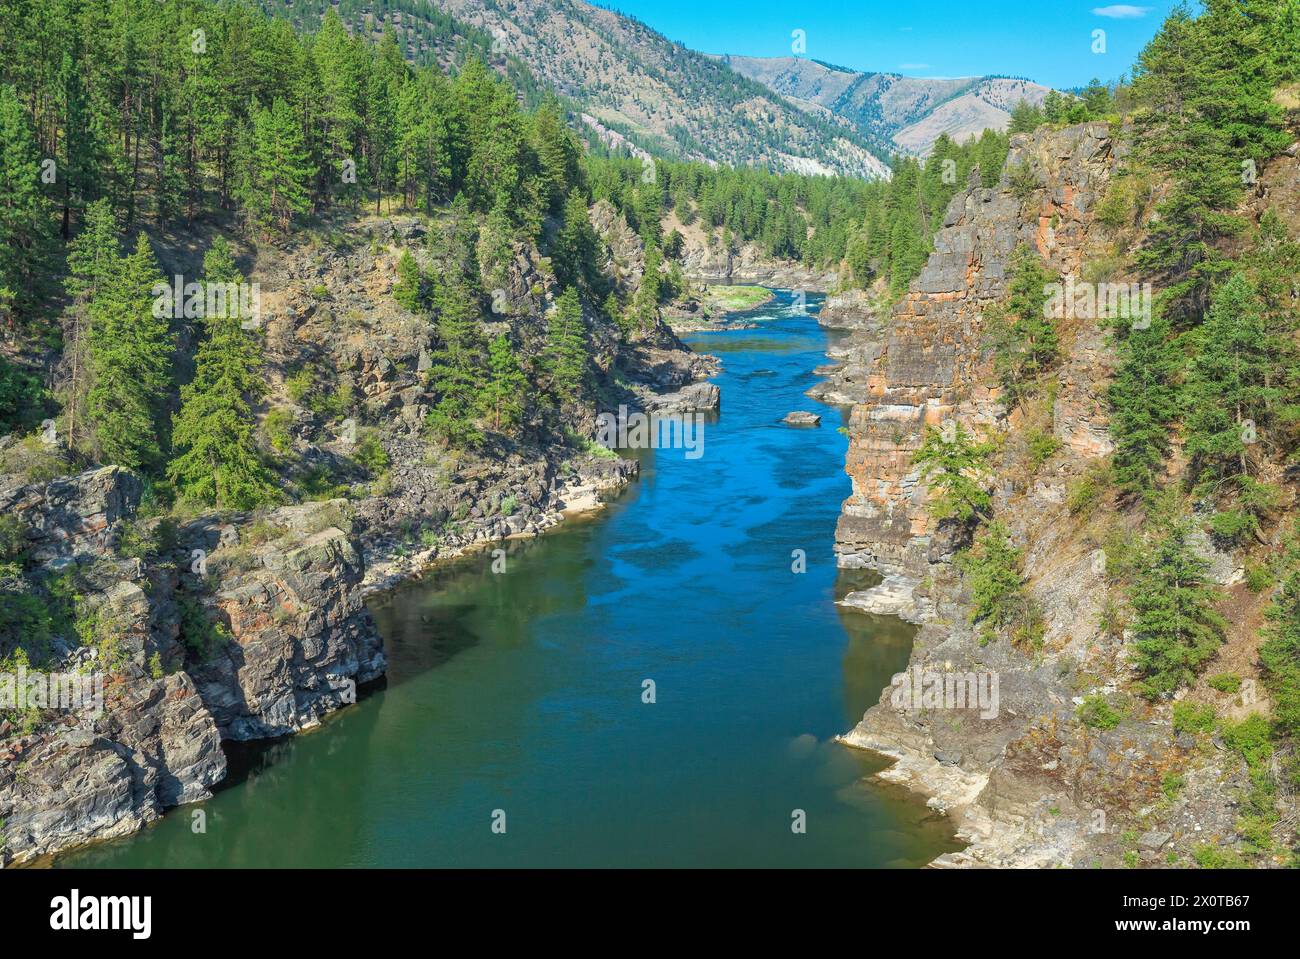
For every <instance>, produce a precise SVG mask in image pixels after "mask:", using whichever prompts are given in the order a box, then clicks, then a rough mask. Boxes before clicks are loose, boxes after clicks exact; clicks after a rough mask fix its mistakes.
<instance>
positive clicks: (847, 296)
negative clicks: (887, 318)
mask: <svg viewBox="0 0 1300 959" xmlns="http://www.w3.org/2000/svg"><path fill="white" fill-rule="evenodd" d="M879 313H880V310H879V308H878V306H877V298H876V296H873V295H872V293H871V292H870V291H868V290H844V291H842V292H840V293H832V294H831V295H830V296H828V297H826V301H825V302H824V303H822V308H821V310H820V311H819V312H818V313H817V322H818V323H819V324H821V325H822V326H824V327H826V328H827V329H831V330H861V329H869V328H876V327H879V326H880V316H879Z"/></svg>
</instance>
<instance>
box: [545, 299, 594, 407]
mask: <svg viewBox="0 0 1300 959" xmlns="http://www.w3.org/2000/svg"><path fill="white" fill-rule="evenodd" d="M545 356H546V366H547V369H548V370H549V372H550V374H551V389H552V390H553V391H554V393H555V395H556V397H557V398H558V399H559V400H560V401H561V402H566V401H571V400H573V399H575V398H577V396H578V395H579V393H580V392H581V391H582V389H583V388H584V386H585V385H586V382H587V331H586V327H585V326H584V325H583V321H582V302H581V301H580V300H579V299H578V291H577V290H576V289H574V288H573V287H568V288H567V289H566V290H565V291H564V292H563V293H561V294H560V297H559V299H557V300H556V301H555V307H554V309H553V310H552V312H551V317H550V323H549V325H548V327H547V331H546V354H545Z"/></svg>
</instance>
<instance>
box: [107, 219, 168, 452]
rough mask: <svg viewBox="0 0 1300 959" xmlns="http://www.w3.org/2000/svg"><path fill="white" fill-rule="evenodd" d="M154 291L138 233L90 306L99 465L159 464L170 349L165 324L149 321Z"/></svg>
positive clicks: (151, 266)
mask: <svg viewBox="0 0 1300 959" xmlns="http://www.w3.org/2000/svg"><path fill="white" fill-rule="evenodd" d="M158 283H159V274H158V265H157V262H156V261H155V260H154V256H153V251H152V250H151V249H150V248H149V241H148V240H147V239H145V236H144V234H143V233H141V234H140V236H139V238H138V239H137V241H136V245H135V250H134V251H133V252H131V253H130V254H128V255H127V256H126V257H124V258H122V259H120V260H119V262H118V263H117V264H116V269H114V270H113V273H112V276H111V279H110V281H109V282H108V283H107V284H106V285H104V286H103V287H102V288H100V289H99V290H98V292H97V294H96V295H95V298H94V300H92V301H91V304H90V325H89V336H88V337H87V341H88V347H89V350H88V352H89V360H90V364H89V365H90V369H91V372H92V375H93V383H92V385H91V387H90V390H89V392H88V394H87V396H86V414H87V419H88V421H89V423H90V424H91V425H92V426H93V428H94V432H95V438H96V440H97V444H98V448H99V450H100V451H101V454H102V458H103V461H104V462H107V463H115V464H118V465H121V466H129V467H132V468H136V469H139V468H152V467H154V466H156V465H157V464H158V462H159V460H160V459H161V456H162V444H161V443H160V441H159V437H160V435H163V431H162V430H160V429H159V427H160V426H161V419H160V417H161V413H162V407H163V403H164V401H165V399H166V397H167V393H168V391H169V389H170V387H171V360H172V350H173V348H174V343H173V340H172V335H171V332H170V329H169V324H168V318H167V317H166V316H156V315H155V310H154V303H155V294H154V289H155V285H156V284H158ZM158 312H161V311H158Z"/></svg>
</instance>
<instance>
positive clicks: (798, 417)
mask: <svg viewBox="0 0 1300 959" xmlns="http://www.w3.org/2000/svg"><path fill="white" fill-rule="evenodd" d="M781 422H782V423H784V424H785V425H786V426H821V424H822V418H821V417H820V416H818V415H817V414H816V413H809V412H808V411H807V410H791V411H790V412H789V413H786V414H785V416H783V417H782V418H781Z"/></svg>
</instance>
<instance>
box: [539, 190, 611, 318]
mask: <svg viewBox="0 0 1300 959" xmlns="http://www.w3.org/2000/svg"><path fill="white" fill-rule="evenodd" d="M551 260H552V262H553V263H554V266H555V278H556V280H557V281H558V282H559V284H560V286H562V287H566V286H572V287H576V288H577V289H578V290H579V291H580V292H582V293H584V294H586V295H587V296H588V297H591V298H593V299H595V301H596V302H599V297H600V296H601V295H602V293H603V290H604V276H603V274H602V273H601V270H600V238H599V237H597V236H596V230H595V227H593V226H592V225H591V220H590V219H588V217H587V202H586V200H584V199H583V197H582V194H580V193H578V192H577V191H576V190H574V191H573V192H572V193H570V194H569V198H568V200H567V201H566V202H565V204H564V226H563V227H562V228H561V230H560V235H559V236H558V237H557V238H556V241H555V249H554V250H553V251H552V255H551Z"/></svg>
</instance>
